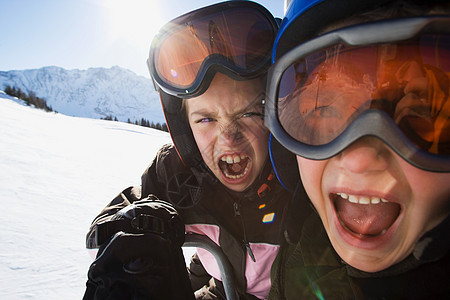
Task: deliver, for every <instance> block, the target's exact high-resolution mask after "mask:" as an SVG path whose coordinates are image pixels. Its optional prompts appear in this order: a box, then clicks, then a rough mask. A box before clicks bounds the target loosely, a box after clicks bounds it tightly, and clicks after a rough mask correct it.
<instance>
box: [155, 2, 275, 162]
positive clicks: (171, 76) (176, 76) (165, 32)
mask: <svg viewBox="0 0 450 300" xmlns="http://www.w3.org/2000/svg"><path fill="white" fill-rule="evenodd" d="M277 30H278V23H277V21H276V20H275V18H274V17H273V16H272V14H271V13H270V12H269V11H268V10H267V9H265V8H264V7H263V6H261V5H259V4H257V3H255V2H251V1H227V2H222V3H218V4H214V5H210V6H206V7H203V8H200V9H197V10H194V11H192V12H189V13H187V14H184V15H182V16H180V17H178V18H175V19H173V20H172V21H170V22H169V23H167V24H166V25H165V26H163V27H162V28H161V30H160V31H159V33H158V34H157V35H156V36H155V38H154V39H153V41H152V45H151V48H150V55H149V59H148V60H147V64H148V68H149V71H150V75H151V77H152V80H153V83H154V85H155V88H156V90H157V91H158V92H159V94H160V98H161V104H162V108H163V112H164V115H165V118H166V123H167V126H168V128H169V133H170V135H171V138H172V141H173V144H174V146H175V148H176V150H177V152H178V154H179V156H180V158H181V160H182V162H183V164H184V165H186V166H188V167H190V166H195V165H198V164H199V163H201V162H202V161H203V160H202V158H201V155H200V151H199V150H198V147H197V144H196V143H195V140H194V137H193V134H192V131H191V129H190V126H189V122H188V119H187V116H186V113H185V111H184V105H183V101H189V100H188V99H189V98H192V97H197V96H199V95H201V94H202V93H204V92H205V91H206V90H207V88H208V87H209V85H210V83H211V81H212V79H213V77H214V75H215V74H216V73H217V72H221V73H223V74H225V75H227V76H229V77H230V78H233V79H234V80H250V79H254V78H257V77H260V76H263V75H265V74H266V72H267V70H268V68H269V66H270V61H271V53H272V46H273V42H274V40H275V36H276V33H277Z"/></svg>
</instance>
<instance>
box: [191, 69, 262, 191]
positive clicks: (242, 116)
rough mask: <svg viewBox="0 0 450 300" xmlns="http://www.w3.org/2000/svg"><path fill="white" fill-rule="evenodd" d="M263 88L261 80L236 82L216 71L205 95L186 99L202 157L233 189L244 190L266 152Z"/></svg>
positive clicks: (253, 179) (225, 183) (255, 174)
mask: <svg viewBox="0 0 450 300" xmlns="http://www.w3.org/2000/svg"><path fill="white" fill-rule="evenodd" d="M263 91H264V85H263V81H262V80H260V79H255V80H251V81H235V80H233V79H231V78H229V77H228V76H225V75H223V74H221V73H217V74H216V75H215V77H214V79H213V81H212V82H211V85H210V87H209V88H208V90H207V91H206V92H205V93H204V94H202V95H200V96H198V97H195V98H191V99H189V100H186V102H185V103H186V110H187V116H188V119H189V124H190V126H191V129H192V132H193V134H194V138H195V141H196V143H197V146H198V148H199V150H200V153H201V155H202V158H203V160H204V161H205V163H206V165H207V166H208V167H209V168H210V170H211V171H212V172H213V173H214V175H215V176H216V177H217V179H219V181H220V182H221V183H222V184H224V185H225V186H226V187H227V188H229V189H231V190H233V191H238V192H240V191H243V190H245V189H246V188H247V187H249V186H250V185H251V184H252V183H253V182H254V181H255V179H256V178H257V177H258V175H259V173H260V172H261V170H262V168H263V166H264V163H265V160H266V157H267V155H268V130H267V129H266V128H265V127H264V125H263V121H262V107H261V99H262V97H263Z"/></svg>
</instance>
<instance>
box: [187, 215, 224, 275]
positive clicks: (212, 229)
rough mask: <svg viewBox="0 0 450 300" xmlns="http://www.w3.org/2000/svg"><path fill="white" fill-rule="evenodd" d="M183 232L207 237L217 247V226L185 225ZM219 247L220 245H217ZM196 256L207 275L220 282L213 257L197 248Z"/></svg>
mask: <svg viewBox="0 0 450 300" xmlns="http://www.w3.org/2000/svg"><path fill="white" fill-rule="evenodd" d="M185 230H186V232H187V233H197V234H201V235H206V236H207V237H209V238H210V239H211V240H212V241H213V242H214V243H216V245H219V234H220V229H219V226H216V225H206V224H199V225H186V226H185ZM219 246H220V245H219ZM197 255H198V258H199V259H200V261H201V262H202V265H203V267H204V268H205V270H206V272H208V274H209V275H211V276H213V277H214V278H216V279H218V280H220V281H222V276H221V275H220V269H219V265H218V264H217V261H216V259H215V258H214V256H213V255H212V254H211V253H210V252H209V251H206V250H205V249H202V248H197Z"/></svg>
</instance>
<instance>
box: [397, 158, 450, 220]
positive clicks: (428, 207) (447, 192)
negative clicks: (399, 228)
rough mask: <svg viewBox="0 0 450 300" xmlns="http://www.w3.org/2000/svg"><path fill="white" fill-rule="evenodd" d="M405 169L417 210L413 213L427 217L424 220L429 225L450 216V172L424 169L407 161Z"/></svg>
mask: <svg viewBox="0 0 450 300" xmlns="http://www.w3.org/2000/svg"><path fill="white" fill-rule="evenodd" d="M402 163H403V162H402ZM403 169H404V170H405V176H406V178H407V180H408V182H409V185H410V188H411V190H412V194H413V198H414V204H415V205H414V208H415V210H414V211H413V212H412V214H416V216H417V217H422V218H425V220H424V221H425V222H427V223H428V227H432V226H433V224H434V223H435V222H434V220H440V219H443V218H445V217H446V216H448V214H449V212H450V200H449V199H450V185H449V184H448V183H449V182H450V174H448V173H446V174H442V173H432V172H426V171H422V170H419V169H416V168H414V167H412V166H411V165H409V164H407V163H404V166H403ZM434 225H435V224H434ZM428 229H430V228H428Z"/></svg>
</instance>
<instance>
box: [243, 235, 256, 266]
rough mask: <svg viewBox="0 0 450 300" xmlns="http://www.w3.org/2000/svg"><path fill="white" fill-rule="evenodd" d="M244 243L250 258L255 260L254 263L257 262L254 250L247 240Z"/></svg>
mask: <svg viewBox="0 0 450 300" xmlns="http://www.w3.org/2000/svg"><path fill="white" fill-rule="evenodd" d="M243 242H244V245H245V248H246V249H247V253H248V255H250V258H251V259H252V260H253V262H256V258H255V255H254V254H253V251H252V248H250V244H249V243H248V242H247V241H246V240H244V241H243Z"/></svg>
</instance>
